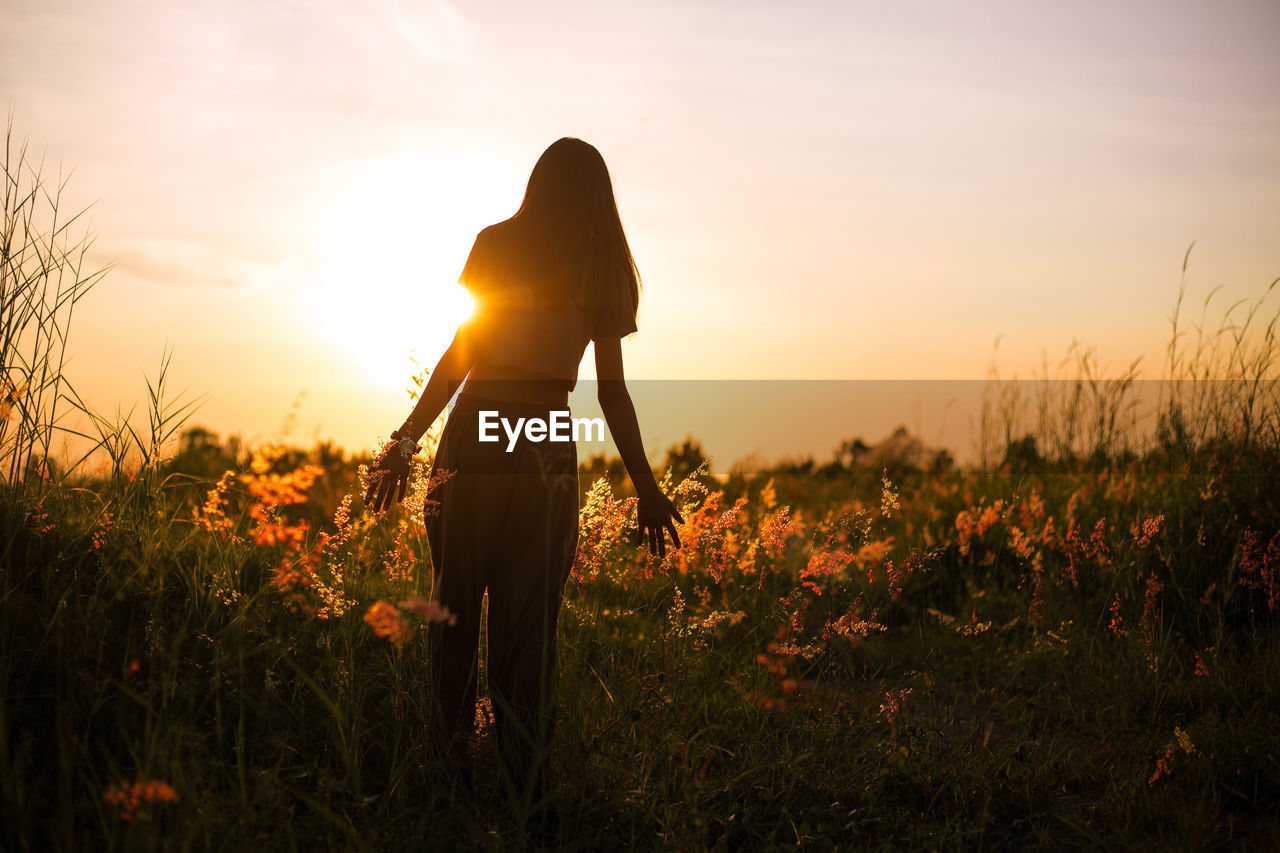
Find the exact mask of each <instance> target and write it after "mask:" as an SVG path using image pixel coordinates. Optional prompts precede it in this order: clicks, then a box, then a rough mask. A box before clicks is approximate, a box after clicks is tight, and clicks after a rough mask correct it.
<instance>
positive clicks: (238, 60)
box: [0, 0, 1280, 456]
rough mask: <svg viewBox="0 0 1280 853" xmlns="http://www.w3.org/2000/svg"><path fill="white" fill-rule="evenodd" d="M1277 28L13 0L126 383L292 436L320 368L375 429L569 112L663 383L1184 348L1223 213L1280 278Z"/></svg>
mask: <svg viewBox="0 0 1280 853" xmlns="http://www.w3.org/2000/svg"><path fill="white" fill-rule="evenodd" d="M1277 44H1280V4H1277V3H1276V2H1274V0H1258V2H1242V1H1238V0H1227V2H1220V3H1206V2H1194V3H1191V2H1182V0H1172V2H1141V3H1139V2H1096V1H1095V0H1085V2H1082V0H1071V1H1070V2H1060V0H1055V2H1044V3H1027V2H1014V0H1009V2H984V3H964V4H961V3H918V2H897V3H861V2H850V3H842V2H829V3H812V2H810V3H806V2H796V3H787V4H780V3H773V2H724V3H704V2H696V3H695V2H643V3H628V4H621V3H553V4H521V3H495V2H470V3H465V4H464V3H455V4H450V3H446V2H413V3H411V2H362V3H359V4H354V3H352V4H344V3H340V2H280V3H261V2H248V0H242V2H221V3H187V2H168V1H166V2H160V1H159V0H154V1H153V0H147V2H121V3H99V2H87V0H86V2H65V3H64V2H57V0H53V1H52V2H50V0H41V2H28V1H27V0H7V2H6V3H5V5H4V10H3V12H0V96H3V97H4V99H5V101H6V105H7V109H8V110H9V111H10V112H11V113H12V115H13V120H14V125H15V130H16V131H17V133H18V134H19V135H20V136H25V137H27V138H28V139H29V140H30V145H31V148H32V150H33V151H34V152H35V153H36V155H37V157H38V156H39V155H40V154H43V155H44V157H45V159H46V170H50V169H52V170H53V172H55V173H56V171H57V166H58V164H59V163H61V164H63V165H64V167H74V169H75V173H74V176H73V178H72V180H71V183H70V185H69V187H68V194H67V202H68V203H69V204H70V205H71V206H74V207H81V206H84V205H86V204H89V203H93V205H94V206H93V210H92V227H93V231H94V232H95V233H96V234H97V235H98V237H97V243H96V244H95V247H96V254H97V258H98V260H99V262H101V263H106V262H108V261H114V269H113V270H112V271H111V273H110V274H109V275H108V276H107V278H106V279H105V280H104V281H103V282H102V284H101V285H99V287H98V289H97V290H96V291H95V292H94V293H93V294H92V295H91V296H90V297H88V298H87V299H86V300H85V301H84V302H83V303H82V304H81V306H80V308H79V309H78V311H79V312H80V313H79V314H78V316H77V319H76V327H75V328H74V330H73V338H72V351H73V353H74V356H75V357H74V361H73V363H72V365H71V368H70V369H69V371H68V373H69V375H70V376H71V378H72V380H73V381H74V382H76V384H77V385H78V387H80V388H82V389H84V390H85V391H86V392H87V396H88V398H89V399H90V400H91V401H92V402H94V403H95V404H96V405H97V406H99V407H100V408H102V409H105V410H114V409H115V408H116V407H117V406H118V405H123V406H124V407H125V408H128V406H129V405H130V404H131V403H133V402H134V401H136V400H138V399H140V398H141V397H142V396H143V394H144V391H145V386H144V384H143V379H142V375H143V373H144V372H146V373H148V374H154V371H155V369H156V367H157V366H158V364H159V361H160V357H161V353H162V351H163V349H164V348H165V346H166V343H168V344H172V345H173V346H174V349H175V352H174V358H173V362H172V368H171V375H170V377H169V379H170V382H171V383H172V384H173V385H174V386H175V387H176V388H182V387H189V388H190V389H191V393H192V394H207V395H208V399H207V401H206V402H205V403H204V405H203V406H202V408H201V409H200V411H199V412H198V413H197V415H196V417H195V422H198V423H202V424H206V425H207V426H209V427H211V428H213V429H215V430H217V431H219V432H221V433H224V434H226V433H233V432H238V433H241V434H242V435H243V436H244V437H245V438H247V439H249V440H260V439H266V438H270V437H271V436H272V435H273V434H274V433H276V432H278V431H279V429H280V425H281V423H282V422H283V421H284V419H285V417H286V415H288V413H289V412H290V411H291V408H292V407H293V404H294V402H295V401H296V400H297V399H298V398H299V395H300V394H302V393H303V392H305V397H303V398H302V400H301V402H300V404H299V405H298V407H297V420H298V426H297V430H296V432H295V434H294V436H293V437H294V438H295V439H297V440H299V441H301V442H309V441H310V440H311V439H313V438H332V439H334V440H336V441H337V442H338V443H339V444H341V445H343V446H345V447H348V448H363V447H368V446H369V445H370V444H371V443H372V441H373V439H374V437H375V436H376V435H378V434H383V435H385V433H386V432H388V431H389V430H390V429H392V428H393V427H395V426H397V425H398V424H399V423H400V421H401V420H402V419H403V417H404V415H405V414H406V413H407V410H408V398H407V396H406V395H405V393H404V387H405V385H406V380H407V377H408V375H409V373H410V361H409V355H410V352H411V351H412V352H413V353H414V354H415V356H416V358H417V359H418V361H420V362H422V363H423V364H424V365H427V366H430V365H431V364H434V361H435V359H436V358H437V357H438V356H439V353H440V352H441V350H442V349H443V347H444V346H445V345H446V344H447V343H448V340H449V338H450V336H451V334H452V330H453V327H454V325H455V324H456V322H457V321H458V319H459V318H460V317H461V316H462V312H463V311H464V310H465V307H464V303H465V300H464V298H463V295H462V291H461V288H460V287H459V286H458V285H457V284H456V283H455V281H456V279H457V276H458V272H459V270H460V269H461V267H462V264H463V261H464V260H465V259H466V256H467V252H468V250H469V249H470V247H471V241H472V239H473V238H474V235H475V233H476V232H477V231H479V230H480V229H481V228H482V227H484V226H485V225H487V224H489V223H491V222H494V221H497V220H500V219H503V218H506V217H507V216H509V215H510V214H511V213H512V212H514V210H515V208H516V207H517V206H518V204H519V201H520V197H521V194H522V193H523V189H524V183H525V181H526V179H527V177H528V173H529V170H530V168H531V167H532V165H533V163H534V161H535V160H536V159H537V157H538V155H539V154H540V153H541V151H542V150H543V149H544V148H545V147H546V146H547V145H548V144H549V143H551V142H552V141H554V140H555V139H556V138H558V137H560V136H566V135H572V136H578V137H581V138H583V139H586V140H587V141H588V142H591V143H593V144H594V145H596V147H597V148H599V149H600V151H601V153H602V154H603V155H604V157H605V160H606V162H607V163H608V164H609V167H610V169H611V172H612V175H613V180H614V186H615V189H616V193H617V198H618V204H619V209H620V211H621V213H622V217H623V222H624V224H625V226H626V228H627V232H628V235H629V237H630V240H631V245H632V249H633V252H634V254H635V257H636V260H637V264H638V266H639V268H640V272H641V275H642V276H643V279H644V286H645V291H644V296H643V297H642V301H641V307H640V316H639V322H638V325H639V328H640V331H639V333H638V334H637V335H635V336H634V337H633V338H631V339H629V340H628V341H626V342H625V343H624V350H623V351H624V356H625V358H626V362H627V370H628V373H629V375H631V376H634V377H639V378H646V379H719V378H734V379H750V378H761V379H856V378H874V379H960V378H975V379H978V378H981V377H983V376H984V375H985V374H986V371H987V368H988V365H989V364H990V362H991V360H992V357H993V345H994V343H995V341H996V339H997V337H1000V339H1001V342H1000V346H999V353H998V357H997V363H998V364H999V365H1000V369H1001V371H1002V372H1003V373H1006V374H1012V373H1015V372H1021V373H1022V374H1023V375H1026V374H1028V373H1029V372H1030V370H1031V368H1033V367H1036V366H1038V365H1039V364H1040V363H1041V359H1042V356H1043V355H1044V354H1047V355H1048V357H1049V359H1050V360H1051V361H1056V360H1057V359H1059V358H1060V357H1061V356H1063V355H1064V354H1065V353H1066V351H1067V348H1068V346H1069V345H1070V344H1071V342H1072V341H1073V340H1079V341H1081V342H1082V343H1084V344H1088V345H1096V346H1097V347H1098V350H1099V352H1100V355H1101V359H1102V362H1103V363H1104V364H1106V365H1109V366H1110V367H1112V368H1114V369H1117V370H1119V369H1123V368H1124V367H1125V366H1127V365H1128V364H1129V362H1131V361H1132V360H1133V359H1134V358H1135V357H1137V356H1143V357H1144V364H1146V365H1147V373H1148V375H1152V376H1155V375H1159V374H1160V371H1161V369H1162V366H1163V365H1162V361H1161V359H1162V357H1163V351H1164V347H1165V345H1166V344H1167V342H1168V328H1169V327H1168V320H1167V314H1168V312H1169V310H1170V309H1171V307H1172V305H1173V302H1174V299H1175V297H1176V295H1177V288H1178V282H1179V278H1180V268H1181V264H1182V259H1183V254H1184V252H1185V250H1186V249H1187V247H1188V245H1189V244H1190V243H1191V242H1192V241H1195V243H1196V246H1195V249H1194V250H1193V252H1192V255H1191V263H1190V272H1189V285H1190V298H1191V299H1192V300H1193V301H1194V302H1195V303H1196V304H1197V305H1198V303H1199V301H1200V300H1202V299H1203V298H1204V297H1205V296H1206V295H1207V294H1208V293H1209V291H1210V290H1211V289H1212V288H1213V287H1215V286H1217V285H1224V286H1225V287H1224V291H1223V293H1221V294H1219V295H1218V296H1216V297H1214V299H1215V302H1214V304H1215V305H1218V304H1220V305H1221V307H1224V308H1225V307H1226V306H1227V305H1229V304H1230V303H1231V302H1233V301H1235V300H1236V299H1239V298H1256V297H1258V296H1261V295H1262V293H1263V292H1264V291H1265V290H1266V287H1267V285H1268V284H1269V283H1270V282H1271V281H1272V280H1273V279H1274V278H1276V277H1277V276H1280V50H1277V48H1276V46H1277ZM1275 296H1276V295H1275V294H1273V297H1272V298H1273V299H1274V298H1275ZM1197 312H1198V309H1197ZM590 365H591V362H590V351H588V359H587V360H586V362H584V366H583V370H582V375H583V376H584V377H590V375H591V372H592V371H591V366H590ZM890 420H893V417H892V416H890ZM896 420H898V421H903V422H906V421H907V420H908V418H907V413H906V412H904V413H903V415H902V417H899V418H897V419H896ZM641 424H642V427H643V426H644V424H645V414H644V412H643V411H642V412H641ZM878 428H879V426H878V424H877V426H875V427H874V428H873V427H870V426H868V427H866V429H868V430H874V429H878ZM832 429H833V430H834V431H833V432H831V434H830V435H828V434H825V433H824V434H821V435H818V436H817V437H815V438H813V439H812V441H813V442H814V446H811V447H801V446H797V447H784V446H781V445H782V443H783V442H785V438H777V439H776V440H775V439H769V441H768V442H762V443H761V444H760V445H759V449H760V450H761V451H762V452H763V453H765V454H766V455H774V456H776V455H782V454H784V453H790V452H800V451H808V452H815V453H818V454H819V455H820V456H825V455H827V453H828V452H829V450H830V448H831V447H832V446H834V441H832V440H830V438H831V435H834V436H839V435H841V434H844V435H848V434H850V433H851V432H856V431H859V429H856V428H852V427H846V426H845V425H843V424H841V425H838V426H835V427H833V428H832ZM688 431H692V432H694V433H695V434H698V433H699V428H698V425H696V424H690V425H689V428H688ZM679 437H681V436H680V435H668V434H665V433H664V434H653V433H652V432H649V433H647V434H646V439H647V442H646V443H647V444H651V445H654V446H655V447H661V446H665V445H666V444H669V443H671V441H674V440H676V439H677V438H679ZM869 437H871V438H876V437H878V436H877V435H874V434H873V435H869ZM807 440H808V439H806V441H807ZM744 442H745V446H748V447H749V446H752V444H751V441H750V440H749V436H748V437H747V438H744ZM725 452H730V451H725ZM732 452H734V453H736V452H737V449H734V450H733V451H732ZM655 455H656V450H655Z"/></svg>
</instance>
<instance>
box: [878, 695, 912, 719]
mask: <svg viewBox="0 0 1280 853" xmlns="http://www.w3.org/2000/svg"><path fill="white" fill-rule="evenodd" d="M913 689H914V688H911V687H905V688H903V689H902V690H899V691H898V692H897V693H894V692H893V691H888V692H886V693H885V694H884V701H882V702H881V703H880V716H882V717H884V718H885V721H886V722H888V723H889V725H893V722H894V720H896V719H897V717H898V712H899V711H901V710H902V702H903V701H904V700H905V699H906V698H907V697H908V696H910V695H911V692H912V690H913Z"/></svg>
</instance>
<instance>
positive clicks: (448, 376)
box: [397, 323, 476, 443]
mask: <svg viewBox="0 0 1280 853" xmlns="http://www.w3.org/2000/svg"><path fill="white" fill-rule="evenodd" d="M473 336H474V331H473V329H472V327H471V326H470V324H468V323H464V324H462V325H461V326H459V327H458V331H457V333H455V334H454V336H453V341H452V342H451V343H450V344H449V347H448V349H446V350H445V351H444V355H442V356H440V360H439V361H438V362H436V369H435V370H433V371H432V372H431V374H430V376H429V377H428V378H427V387H425V388H423V389H422V395H421V396H420V397H419V398H418V404H417V405H416V406H414V407H413V411H412V412H410V413H409V417H407V418H405V421H404V424H403V425H402V426H401V427H400V429H399V430H397V433H398V434H399V435H400V436H402V437H405V438H410V439H412V440H413V441H414V442H415V443H416V442H417V441H418V439H419V438H421V437H422V434H423V433H424V432H426V431H427V430H428V429H429V428H430V427H431V425H432V424H433V423H435V420H436V418H438V417H440V412H441V411H443V409H444V407H445V404H446V403H448V402H449V400H450V398H452V397H453V394H454V392H455V391H457V390H458V386H459V385H461V384H462V381H463V380H464V379H466V378H467V374H468V373H470V372H471V368H472V367H473V366H474V365H475V363H476V353H475V346H474V343H473V340H472V339H473Z"/></svg>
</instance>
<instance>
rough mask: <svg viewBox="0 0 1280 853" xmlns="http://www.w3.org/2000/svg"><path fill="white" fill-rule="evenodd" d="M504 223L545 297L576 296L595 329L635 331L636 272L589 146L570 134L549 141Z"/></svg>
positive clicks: (608, 184)
mask: <svg viewBox="0 0 1280 853" xmlns="http://www.w3.org/2000/svg"><path fill="white" fill-rule="evenodd" d="M508 223H509V224H510V226H511V230H512V237H513V238H514V240H515V243H516V244H517V246H518V252H519V256H520V258H521V260H522V261H523V263H524V264H525V265H526V266H525V268H526V270H528V271H529V272H530V273H532V277H533V278H534V279H535V280H537V281H538V283H539V284H542V285H545V286H546V287H547V288H548V290H549V291H550V292H549V293H548V296H551V297H552V298H556V297H567V298H569V299H573V300H575V301H579V302H580V303H581V304H582V305H583V306H585V308H586V310H587V312H588V315H589V318H590V321H591V323H592V324H593V327H596V328H605V329H616V330H626V331H630V330H634V329H635V316H636V308H637V306H638V305H639V303H640V274H639V272H638V271H637V270H636V263H635V259H634V258H633V257H632V256H631V247H630V245H628V243H627V235H626V233H625V232H624V231H623V230H622V220H621V218H620V217H619V216H618V204H617V201H616V200H615V199H614V196H613V182H612V181H611V180H610V179H609V169H608V168H607V167H606V166H605V164H604V158H603V157H601V156H600V152H599V151H597V150H596V149H595V147H594V146H592V145H589V144H588V143H586V142H583V141H582V140H581V139H576V138H574V137H571V136H566V137H564V138H562V139H558V140H556V141H555V142H553V143H552V144H551V145H550V146H549V147H548V148H547V150H546V151H544V152H542V156H541V157H539V158H538V162H537V164H535V165H534V167H533V172H532V174H530V175H529V185H528V187H526V189H525V193H524V200H523V201H522V202H521V204H520V209H519V210H518V211H516V213H515V215H514V216H512V217H511V219H510V220H508Z"/></svg>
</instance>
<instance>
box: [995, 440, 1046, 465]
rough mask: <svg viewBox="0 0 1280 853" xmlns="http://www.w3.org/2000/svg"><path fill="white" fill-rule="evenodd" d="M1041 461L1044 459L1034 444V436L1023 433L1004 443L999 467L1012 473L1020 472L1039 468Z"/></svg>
mask: <svg viewBox="0 0 1280 853" xmlns="http://www.w3.org/2000/svg"><path fill="white" fill-rule="evenodd" d="M1043 462H1044V459H1043V457H1041V456H1040V450H1039V448H1038V447H1037V446H1036V437H1035V436H1034V435H1024V436H1023V437H1022V438H1016V439H1014V440H1013V441H1010V442H1009V443H1008V444H1006V445H1005V448H1004V458H1003V459H1002V460H1001V461H1000V467H1001V468H1004V469H1007V470H1009V471H1010V472H1012V473H1015V474H1021V473H1026V472H1028V471H1032V470H1035V469H1037V468H1039V467H1040V466H1041V464H1043Z"/></svg>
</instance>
